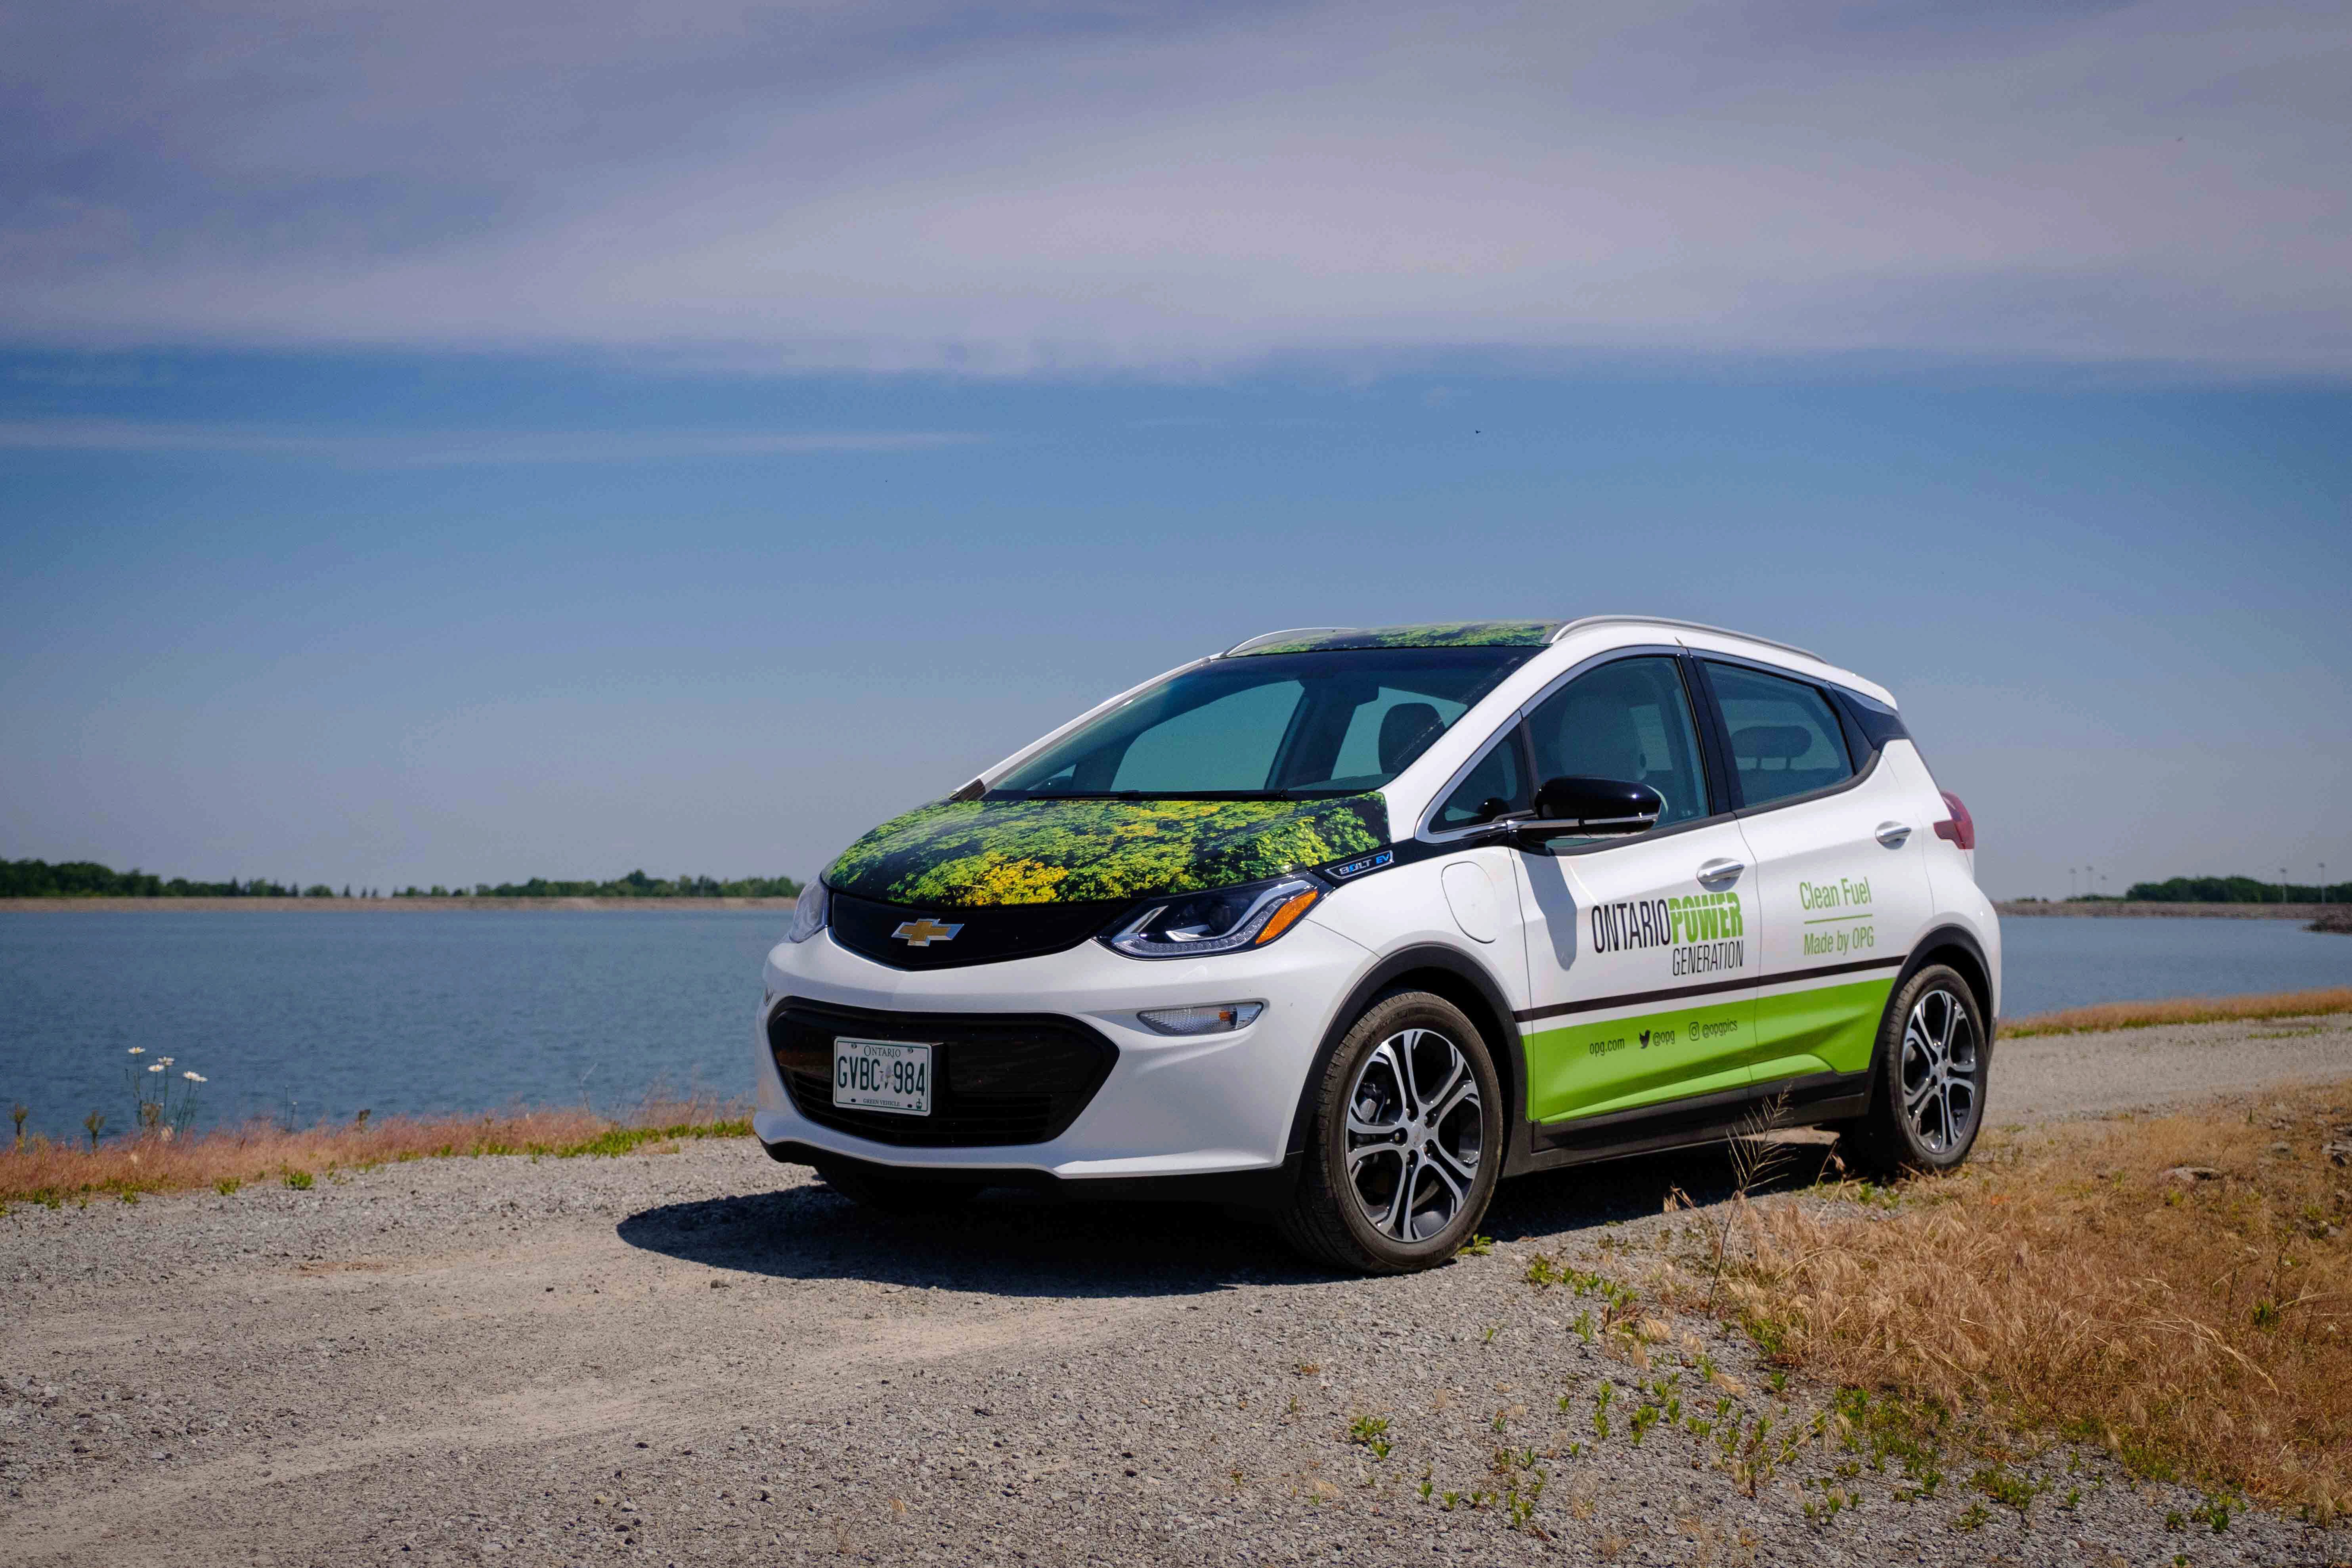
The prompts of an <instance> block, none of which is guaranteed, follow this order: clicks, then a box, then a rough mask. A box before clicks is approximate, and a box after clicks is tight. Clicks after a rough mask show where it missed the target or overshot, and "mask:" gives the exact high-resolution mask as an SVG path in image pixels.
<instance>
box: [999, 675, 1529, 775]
mask: <svg viewBox="0 0 2352 1568" xmlns="http://www.w3.org/2000/svg"><path fill="white" fill-rule="evenodd" d="M1539 651H1541V650H1540V649H1538V648H1533V647H1413V648H1362V649H1348V650H1345V651H1338V652H1326V653H1296V654H1264V655H1254V656H1252V657H1250V658H1233V659H1215V660H1212V661H1211V662H1209V663H1207V664H1204V665H1201V666H1199V667H1197V668H1192V669H1189V670H1186V671H1184V672H1183V673H1181V674H1179V675H1175V676H1171V677H1170V678H1169V679H1166V680H1164V681H1162V682H1160V684H1159V685H1158V686H1155V687H1152V688H1151V689H1149V690H1147V691H1145V692H1143V693H1141V694H1140V695H1139V696H1137V697H1136V698H1134V699H1133V700H1129V701H1128V702H1125V703H1122V704H1121V705H1120V706H1119V707H1118V708H1116V709H1114V710H1111V711H1110V712H1108V713H1106V714H1103V715H1102V716H1100V717H1099V718H1097V719H1096V720H1095V721H1093V722H1092V723H1089V724H1087V725H1085V726H1083V727H1081V728H1080V729H1079V730H1077V731H1076V732H1075V733H1072V734H1069V735H1065V736H1064V737H1062V739H1061V740H1059V741H1056V742H1055V743H1054V744H1052V745H1050V746H1048V747H1046V748H1045V751H1043V752H1040V753H1039V754H1038V755H1036V756H1035V757H1033V758H1031V759H1030V760H1029V761H1027V762H1025V763H1021V764H1019V765H1018V766H1016V767H1014V768H1013V769H1012V770H1011V771H1010V772H1009V773H1006V774H1005V775H1004V776H1003V778H1001V779H999V780H998V781H997V782H996V784H994V785H993V786H992V788H991V789H990V790H989V792H988V795H989V798H992V799H1031V798H1048V797H1055V796H1088V795H1095V796H1099V795H1146V796H1156V797H1160V798H1171V797H1174V798H1181V797H1186V796H1204V797H1209V798H1224V797H1231V796H1263V797H1277V798H1294V799H1313V798H1317V797H1322V796H1333V795H1354V794H1359V793H1360V792H1363V791H1366V790H1375V789H1378V788H1380V787H1381V785H1383V784H1387V783H1388V782H1389V781H1390V780H1391V779H1392V778H1394V777H1396V775H1397V774H1399V773H1402V772H1403V771H1404V770H1405V769H1406V768H1408V767H1410V766H1412V763H1413V761H1414V760H1415V759H1416V758H1418V757H1419V756H1420V755H1421V754H1422V753H1423V752H1425V751H1427V750H1428V749H1429V747H1430V745H1431V743H1432V742H1434V741H1435V740H1436V739H1437V738H1438V737H1439V736H1440V735H1443V734H1444V733H1445V731H1447V730H1448V729H1449V728H1451V727H1452V725H1453V724H1454V721H1456V720H1458V719H1460V718H1461V717H1462V715H1463V714H1465V713H1466V712H1468V711H1469V710H1471V709H1472V708H1473V707H1475V705H1476V704H1477V702H1478V700H1479V699H1481V698H1483V697H1485V696H1486V694H1487V693H1488V692H1489V691H1492V690H1493V689H1495V687H1496V684H1497V683H1498V682H1500V681H1501V680H1502V679H1503V678H1504V677H1505V676H1507V675H1508V674H1510V673H1511V671H1513V670H1514V669H1517V668H1518V667H1519V666H1520V665H1522V664H1525V663H1526V662H1527V661H1528V658H1531V657H1533V656H1534V655H1535V654H1536V653H1538V652H1539Z"/></svg>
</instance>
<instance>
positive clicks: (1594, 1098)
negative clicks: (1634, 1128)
mask: <svg viewBox="0 0 2352 1568" xmlns="http://www.w3.org/2000/svg"><path fill="white" fill-rule="evenodd" d="M1700 735H1701V731H1700V728H1699V725H1698V722H1697V708H1696V704H1695V703H1694V702H1693V700H1692V697H1691V691H1690V688H1689V685H1688V682H1687V679H1686V677H1685V660H1684V659H1682V658H1680V657H1679V655H1678V653H1677V652H1676V651H1675V650H1671V649H1660V650H1657V651H1655V652H1651V651H1647V650H1643V651H1635V652H1629V653H1628V654H1627V655H1625V656H1622V657H1616V658H1609V659H1608V660H1607V661H1606V662H1603V663H1601V664H1599V665H1597V666H1595V667H1592V668H1588V669H1586V670H1584V671H1581V672H1580V673H1579V674H1577V675H1576V676H1575V677H1574V678H1573V679H1570V681H1569V682H1568V683H1566V684H1565V685H1563V686H1561V687H1559V689H1556V690H1555V691H1553V692H1552V693H1550V694H1549V696H1547V697H1545V698H1544V699H1543V700H1540V701H1539V702H1538V703H1536V704H1534V705H1532V706H1531V707H1530V709H1529V710H1528V714H1527V717H1526V723H1525V728H1524V740H1523V743H1524V745H1525V747H1526V753H1525V756H1526V760H1525V766H1526V769H1527V772H1528V775H1529V776H1530V778H1531V779H1532V780H1533V781H1534V782H1537V783H1540V782H1541V781H1543V780H1546V779H1551V778H1558V777H1560V776H1563V775H1568V774H1577V775H1582V776H1586V777H1594V778H1613V779H1625V780H1629V781H1631V782H1633V783H1636V784H1647V785H1649V786H1650V787H1651V788H1653V789H1655V790H1657V791H1658V792H1659V794H1660V795H1663V796H1664V799H1665V812H1664V816H1662V817H1661V818H1660V820H1659V825H1658V826H1656V827H1654V828H1653V829H1651V830H1650V831H1649V832H1647V833H1644V834H1641V835H1639V836H1637V837H1632V838H1616V839H1582V840H1579V839H1556V840H1554V841H1553V842H1551V843H1550V844H1549V845H1547V846H1545V847H1542V848H1540V849H1533V850H1523V851H1520V852H1519V853H1518V854H1517V857H1516V858H1517V864H1518V872H1519V878H1520V889H1519V904H1520V909H1521V911H1522V913H1523V916H1524V917H1525V922H1526V923H1525V931H1526V937H1527V942H1528V985H1529V990H1530V1000H1531V1004H1532V1005H1530V1006H1529V1007H1528V1009H1527V1010H1525V1011H1524V1012H1523V1013H1522V1014H1521V1018H1520V1026H1521V1029H1522V1031H1523V1034H1524V1037H1525V1049H1526V1059H1527V1065H1528V1119H1529V1121H1532V1122H1535V1123H1538V1136H1539V1137H1540V1136H1541V1132H1542V1128H1541V1124H1543V1123H1552V1124H1554V1127H1553V1131H1561V1130H1562V1128H1563V1127H1564V1125H1565V1124H1566V1123H1569V1122H1571V1121H1575V1120H1577V1119H1580V1118H1588V1117H1602V1116H1608V1115H1611V1114H1612V1113H1618V1112H1632V1111H1638V1110H1644V1109H1646V1108H1648V1107H1652V1106H1656V1105H1662V1104H1664V1103H1665V1102H1667V1101H1671V1100H1682V1099H1685V1098H1687V1097H1691V1096H1695V1095H1704V1094H1707V1093H1709V1092H1713V1091H1718V1090H1727V1089H1744V1088H1745V1086H1746V1084H1747V1082H1748V1071H1747V1068H1748V1060H1749V1058H1750V1057H1751V1055H1752V1052H1751V1051H1750V1048H1749V1047H1752V1045H1753V1043H1754V1040H1753V1037H1754V1033H1755V991H1754V986H1755V979H1754V974H1753V973H1752V971H1751V970H1750V968H1749V967H1748V965H1749V963H1750V960H1749V958H1748V952H1749V949H1748V937H1747V931H1748V926H1747V914H1748V909H1749V908H1750V905H1751V900H1750V899H1749V898H1748V891H1747V889H1749V888H1751V887H1752V885H1753V882H1752V879H1751V877H1750V876H1749V874H1748V869H1747V862H1748V847H1747V843H1746V840H1745V839H1744V838H1743V837H1742V836H1741V833H1740V828H1739V824H1738V822H1737V821H1736V820H1735V819H1734V818H1733V816H1731V814H1730V797H1729V795H1728V794H1727V791H1726V790H1725V788H1724V781H1722V780H1719V779H1718V780H1716V781H1714V782H1713V783H1712V784H1711V783H1710V779H1709V774H1708V770H1707V767H1706V751H1705V749H1704V747H1703V746H1702V744H1701V741H1700Z"/></svg>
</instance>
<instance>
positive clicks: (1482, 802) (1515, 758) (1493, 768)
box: [1429, 731, 1528, 833]
mask: <svg viewBox="0 0 2352 1568" xmlns="http://www.w3.org/2000/svg"><path fill="white" fill-rule="evenodd" d="M1527 804H1528V782H1527V780H1526V779H1525V778H1523V777H1522V776H1520V770H1519V746H1518V740H1517V736H1516V735H1514V734H1513V733H1511V732H1510V731H1504V734H1503V738H1502V739H1501V740H1500V741H1498V742H1496V743H1495V744H1494V745H1492V746H1490V747H1488V748H1487V749H1486V755H1485V756H1483V757H1481V758H1479V759H1478V762H1477V764H1476V765H1475V766H1474V767H1473V768H1472V769H1471V770H1470V772H1469V773H1467V774H1466V775H1465V776H1464V778H1463V780H1462V782H1461V783H1460V784H1456V785H1454V793H1453V794H1452V795H1447V796H1446V797H1445V804H1444V805H1441V806H1439V807H1438V808H1437V810H1436V812H1435V814H1434V815H1433V816H1431V817H1430V819H1429V825H1430V826H1431V827H1433V828H1434V829H1436V830H1437V831H1438V832H1440V833H1444V832H1445V831H1446V830H1447V829H1449V828H1454V827H1475V826H1477V825H1478V824H1479V823H1482V822H1492V821H1494V820H1495V818H1496V817H1498V816H1502V815H1503V814H1504V813H1506V812H1511V811H1523V810H1525V809H1526V808H1527Z"/></svg>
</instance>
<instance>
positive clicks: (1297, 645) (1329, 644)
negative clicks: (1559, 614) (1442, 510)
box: [1241, 621, 1567, 658]
mask: <svg viewBox="0 0 2352 1568" xmlns="http://www.w3.org/2000/svg"><path fill="white" fill-rule="evenodd" d="M1566 624H1567V623H1566V622H1563V621H1433V622H1432V623H1430V624H1429V625H1427V626H1365V627H1350V628H1349V629H1348V630H1345V631H1318V632H1313V633H1310V634H1308V635H1307V636H1304V637H1296V638H1293V639H1291V640H1290V641H1287V642H1272V643H1262V644H1260V645H1259V646H1257V647H1252V648H1247V649H1244V651H1243V653H1242V655H1241V657H1242V658H1254V657H1255V656H1257V655H1259V654H1268V653H1339V652H1342V651H1345V650H1347V649H1350V648H1370V647H1542V646H1543V645H1544V644H1545V643H1548V642H1549V641H1550V640H1551V636H1552V634H1553V633H1554V632H1556V631H1558V630H1559V628H1560V627H1561V626H1564V625H1566Z"/></svg>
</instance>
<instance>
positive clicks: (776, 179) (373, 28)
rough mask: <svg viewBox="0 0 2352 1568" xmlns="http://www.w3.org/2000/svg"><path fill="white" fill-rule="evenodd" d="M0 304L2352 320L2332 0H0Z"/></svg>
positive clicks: (802, 317) (544, 317)
mask: <svg viewBox="0 0 2352 1568" xmlns="http://www.w3.org/2000/svg"><path fill="white" fill-rule="evenodd" d="M0 62H5V63H0V106H5V107H0V197H5V204H0V271H5V274H6V275H7V276H8V277H9V278H10V279H11V282H10V287H9V288H8V289H6V290H5V292H0V334H5V335H8V336H13V337H15V338H16V339H17V340H19V341H21V342H42V343H70V344H92V343H110V342H115V343H119V342H157V341H167V342H215V343H217V342H236V343H338V344H398V345H404V346H417V345H432V344H445V345H452V346H469V347H470V346H482V345H499V344H505V345H545V344H556V343H593V344H623V345H632V346H636V347H641V348H646V347H655V348H660V349H662V350H663V351H665V352H667V353H677V354H680V355H683V356H687V357H694V356H706V357H718V358H721V359H729V358H731V359H734V360H736V361H737V362H739V363H765V364H773V365H787V366H806V367H839V366H856V367H865V368H877V369H925V370H949V371H965V372H978V373H986V374H999V373H1015V372H1022V371H1036V370H1054V369H1096V368H1100V367H1104V366H1140V367H1145V368H1149V369H1151V370H1155V371H1160V372H1167V371H1183V370H1198V369H1202V368H1210V369H1214V368H1216V367H1219V366H1223V365H1229V364H1232V363H1236V362H1243V361H1248V360H1252V359H1256V358H1262V357H1264V356H1266V355H1270V354H1280V353H1297V352H1307V353H1330V352H1360V351H1364V350H1375V351H1377V350H1384V349H1395V348H1405V349H1421V348H1429V347H1454V346H1464V345H1475V346H1488V347H1509V348H1514V349H1526V348H1534V349H1538V350H1543V349H1564V350H1580V351H1602V352H1607V353H1652V352H1661V351H1664V352H1672V353H1689V352H1693V351H1697V352H1704V353H1735V354H1736V353H1757V354H1772V355H1787V354H1797V355H1809V354H1823V353H1830V354H1851V353H1892V354H1897V355H1902V354H1933V355H1938V356H1962V357H1969V358H1990V359H1996V360H2001V359H2007V360H2015V359H2028V360H2047V361H2062V362H2073V363H2094V364H2097V363H2151V362H2173V363H2189V364H2197V365H2203V366H2208V367H2215V368H2228V369H2231V370H2245V369H2253V370H2257V371H2265V370H2295V371H2303V372H2316V373H2319V374H2328V375H2336V374H2344V373H2345V372H2347V371H2352V199H2347V185H2352V174H2347V171H2352V107H2347V106H2352V95H2347V94H2346V93H2345V92H2344V90H2343V83H2344V81H2345V80H2346V79H2347V75H2352V15H2347V13H2346V12H2345V11H2344V9H2343V8H2342V7H2341V6H2339V5H2261V4H2257V5H2232V6H2227V7H2214V6H2210V5H2199V4H2192V3H2190V0H2052V3H2049V4H2038V5H2027V4H2023V3H2021V0H2018V3H2010V4H1999V3H1997V4H1994V5H1970V6H1968V7H1964V8H1963V7H1954V6H1950V5H1937V4H1934V3H1931V0H1897V3H1895V4H1890V5H1874V6H1863V5H1852V4H1847V3H1844V0H1764V3H1761V4H1753V3H1741V0H1684V3H1682V4H1679V5H1657V4H1653V3H1649V0H1643V3H1640V4H1636V3H1635V0H1600V3H1598V4H1593V5H1580V6H1574V7H1562V6H1558V5H1500V6H1489V7H1481V8H1472V9H1470V10H1466V11H1464V10H1451V11H1443V12H1440V11H1433V10H1430V9H1429V8H1427V7H1423V6H1408V5H1398V4H1394V3H1393V0H1390V3H1388V4H1377V3H1376V4H1370V5H1323V4H1316V5H1286V6H1276V7H1273V8H1267V7H1264V6H1251V7H1246V8H1244V7H1237V6H1231V5H1200V6H1187V7H1181V8H1167V7H1143V6H1139V5H1127V4H1123V3H1120V0H1091V3H1081V0H1059V3H1057V0H1035V3H1034V4H1016V5H1002V6H999V7H997V8H995V9H992V10H981V11H974V10H971V9H962V8H950V7H948V6H946V5H942V4H932V3H925V0H871V3H868V4H861V5H850V4H847V3H846V0H839V3H824V0H817V3H812V4H804V5H797V6H793V7H790V8H774V9H768V10H760V11H745V10H744V9H743V8H741V7H740V6H739V5H732V4H723V5H722V4H720V3H719V0H674V3H673V4H671V5H665V6H662V7H659V8H658V9H649V8H646V7H645V6H644V5H642V4H641V3H639V0H585V3H584V4H581V5H567V6H564V7H555V6H551V5H529V4H526V3H524V0H511V3H509V5H506V6H504V7H493V8H492V9H490V10H489V11H488V12H486V11H485V10H484V8H483V7H481V6H480V5H477V4H466V5H459V4H457V0H415V4H411V5H403V6H399V7H391V6H375V7H371V6H368V5H353V6H349V7H342V8H326V7H320V6H317V5H310V4H308V3H307V0H214V3H212V4H207V5H194V6H191V5H184V4H176V3H167V0H120V3H118V4H113V5H101V6H98V7H94V8H93V7H70V6H68V7H58V6H47V7H43V6H25V7H18V8H16V10H15V11H14V12H12V13H9V14H8V17H7V19H6V20H5V21H0Z"/></svg>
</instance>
